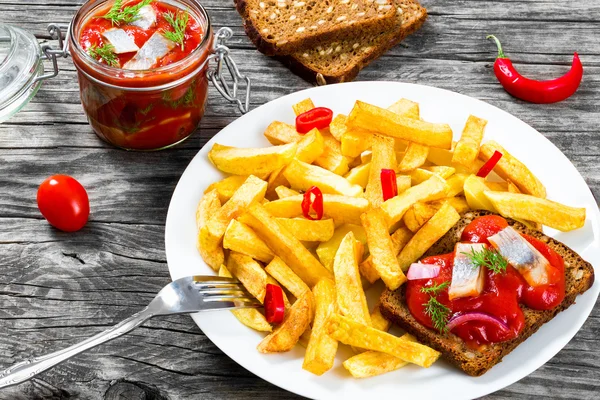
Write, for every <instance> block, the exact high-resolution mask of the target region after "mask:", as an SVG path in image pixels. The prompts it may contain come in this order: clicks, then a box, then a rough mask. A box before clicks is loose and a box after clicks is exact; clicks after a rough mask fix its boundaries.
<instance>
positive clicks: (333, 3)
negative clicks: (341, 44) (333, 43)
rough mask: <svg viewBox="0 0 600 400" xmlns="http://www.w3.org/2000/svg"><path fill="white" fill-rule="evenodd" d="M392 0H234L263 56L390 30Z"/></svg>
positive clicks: (392, 19)
mask: <svg viewBox="0 0 600 400" xmlns="http://www.w3.org/2000/svg"><path fill="white" fill-rule="evenodd" d="M392 1H393V0H366V1H358V0H234V2H235V5H236V8H237V10H238V12H239V13H240V15H241V16H242V17H243V18H244V27H245V29H246V34H247V35H248V36H249V37H250V39H251V40H252V42H253V43H254V44H255V45H256V47H257V48H258V50H259V51H261V52H262V53H265V54H267V55H275V54H289V53H291V52H294V51H296V50H298V49H301V48H306V47H307V46H311V45H318V42H323V41H328V40H335V39H341V38H343V37H345V36H347V35H349V34H353V35H360V34H361V33H362V34H369V33H371V32H373V31H374V30H382V29H386V28H391V27H392V26H393V25H394V23H395V21H396V18H395V15H396V9H395V8H394V7H393V5H392Z"/></svg>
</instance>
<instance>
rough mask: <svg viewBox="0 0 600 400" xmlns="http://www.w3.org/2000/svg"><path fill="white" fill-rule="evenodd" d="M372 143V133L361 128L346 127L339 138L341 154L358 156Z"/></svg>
mask: <svg viewBox="0 0 600 400" xmlns="http://www.w3.org/2000/svg"><path fill="white" fill-rule="evenodd" d="M372 145H373V133H371V132H368V131H365V130H363V129H348V130H347V131H346V132H345V133H344V134H343V135H342V138H341V151H342V155H344V156H346V157H352V158H354V157H358V156H360V155H361V153H362V152H363V151H366V150H368V149H370V148H371V146H372Z"/></svg>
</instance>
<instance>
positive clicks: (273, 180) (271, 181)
mask: <svg viewBox="0 0 600 400" xmlns="http://www.w3.org/2000/svg"><path fill="white" fill-rule="evenodd" d="M284 170H285V167H281V168H279V169H277V170H275V171H273V172H271V174H270V175H269V178H268V180H267V193H265V197H268V198H269V199H272V200H275V199H276V197H279V196H277V192H275V189H276V188H278V187H279V186H285V187H287V186H290V183H289V182H288V181H287V179H285V176H284V175H283V171H284Z"/></svg>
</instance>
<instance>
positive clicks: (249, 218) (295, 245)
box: [240, 199, 333, 287]
mask: <svg viewBox="0 0 600 400" xmlns="http://www.w3.org/2000/svg"><path fill="white" fill-rule="evenodd" d="M284 200H285V199H284ZM277 201H281V200H277ZM273 203H275V201H273V202H271V203H269V204H267V205H270V204H273ZM247 211H248V212H247V213H246V214H244V215H242V216H241V217H240V222H243V223H245V224H247V225H249V226H250V227H251V228H252V229H253V230H254V231H255V232H256V234H257V235H258V236H259V237H260V238H261V239H262V240H263V241H264V242H265V243H266V244H267V246H269V248H270V249H271V250H272V251H273V253H275V255H277V256H279V257H280V258H281V259H282V260H283V261H284V262H285V263H286V264H287V265H288V266H289V267H290V268H291V269H292V271H294V272H295V273H296V274H297V275H298V276H299V277H300V278H301V279H302V280H303V281H304V282H306V284H307V285H308V286H309V287H312V286H314V285H315V284H316V283H317V282H318V281H319V279H321V278H332V277H333V276H332V274H331V272H329V271H328V270H327V269H326V268H325V267H323V266H322V265H321V263H319V261H317V259H316V258H315V257H314V256H313V255H312V254H311V253H310V251H308V250H307V249H306V248H305V247H304V246H303V245H302V243H300V241H299V240H298V239H296V238H295V237H294V236H293V235H292V234H291V233H290V232H288V231H287V230H286V229H283V228H282V227H281V225H279V223H278V222H277V220H276V219H275V218H274V217H273V216H271V215H270V214H269V212H268V211H267V210H266V209H265V208H264V207H263V206H262V205H260V204H253V205H251V206H250V207H249V208H248V210H247Z"/></svg>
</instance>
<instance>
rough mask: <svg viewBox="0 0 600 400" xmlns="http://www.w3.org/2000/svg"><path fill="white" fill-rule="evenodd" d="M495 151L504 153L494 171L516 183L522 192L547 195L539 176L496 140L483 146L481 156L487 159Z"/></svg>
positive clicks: (538, 195)
mask: <svg viewBox="0 0 600 400" xmlns="http://www.w3.org/2000/svg"><path fill="white" fill-rule="evenodd" d="M495 151H499V152H500V153H502V158H500V161H498V164H496V166H495V167H494V172H495V173H497V174H498V175H499V176H500V177H501V178H503V179H504V180H510V181H511V182H512V183H514V184H515V185H516V186H517V187H518V188H519V190H520V191H521V193H524V194H530V195H533V196H535V197H541V198H545V197H546V188H545V187H544V185H543V184H542V182H540V181H539V179H538V178H536V176H535V175H534V174H533V173H532V172H531V171H530V170H529V169H528V168H527V167H526V166H525V164H523V163H522V162H521V161H519V160H517V159H516V158H515V157H513V156H512V155H511V154H510V153H509V152H508V151H506V149H504V148H503V147H502V146H500V145H499V144H498V143H496V142H494V141H489V142H487V143H485V144H483V145H482V146H481V149H480V151H479V158H480V159H482V160H483V161H487V160H489V159H490V157H492V155H493V154H494V152H495Z"/></svg>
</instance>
